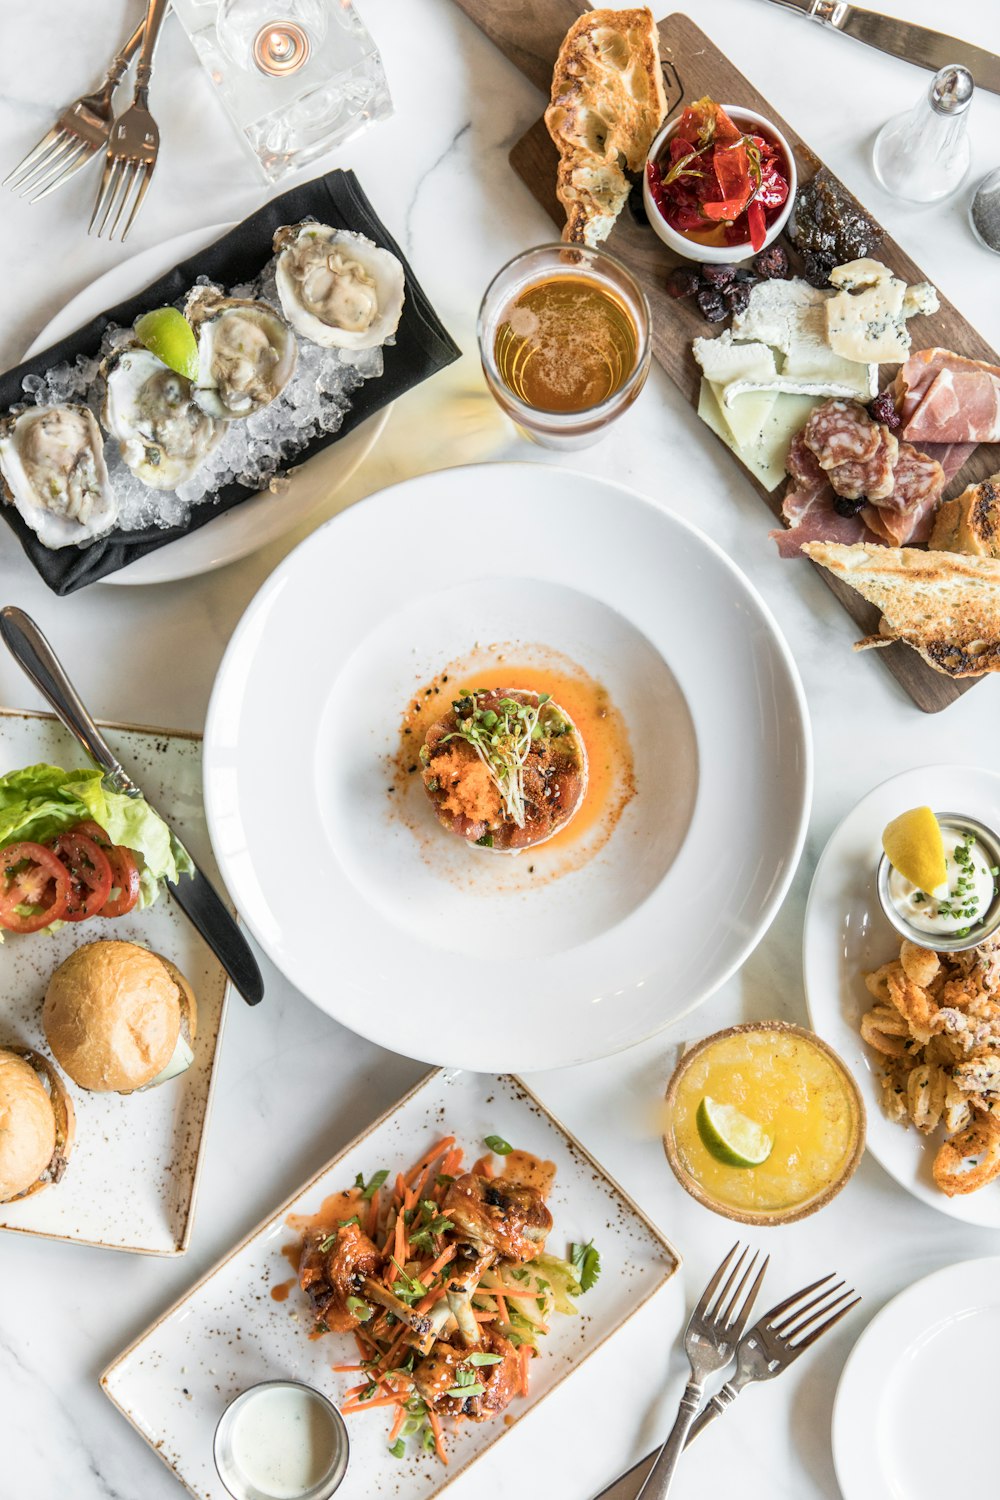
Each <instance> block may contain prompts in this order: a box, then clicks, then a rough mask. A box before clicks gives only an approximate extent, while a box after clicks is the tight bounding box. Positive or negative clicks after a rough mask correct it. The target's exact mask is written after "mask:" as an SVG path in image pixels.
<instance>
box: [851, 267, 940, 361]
mask: <svg viewBox="0 0 1000 1500" xmlns="http://www.w3.org/2000/svg"><path fill="white" fill-rule="evenodd" d="M830 281H831V283H832V285H833V286H834V287H835V288H836V291H835V294H834V295H833V296H832V297H831V298H830V299H829V301H828V302H827V304H826V309H825V311H826V331H827V338H828V340H829V344H830V348H831V349H833V350H834V352H835V353H837V354H839V355H841V356H842V357H843V358H844V359H849V360H851V359H853V360H857V361H859V362H864V363H867V364H902V363H903V362H904V361H905V360H906V358H907V356H908V355H909V352H910V335H909V331H908V330H907V327H906V319H907V318H908V317H911V316H912V315H913V314H914V313H917V312H934V311H936V309H937V305H938V299H937V293H936V292H935V291H934V288H933V287H932V286H929V285H928V283H927V282H921V283H919V284H918V285H917V286H914V287H907V285H906V282H905V281H901V280H900V278H899V277H898V276H894V275H893V274H892V272H891V271H890V270H889V268H888V267H887V266H884V265H883V264H882V262H881V261H878V260H867V259H866V260H852V261H849V262H848V263H847V264H846V265H843V266H835V267H834V269H833V270H832V271H831V272H830Z"/></svg>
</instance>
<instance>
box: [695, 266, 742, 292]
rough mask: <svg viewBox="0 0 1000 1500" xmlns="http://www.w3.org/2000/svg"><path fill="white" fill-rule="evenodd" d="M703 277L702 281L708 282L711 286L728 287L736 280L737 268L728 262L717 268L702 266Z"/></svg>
mask: <svg viewBox="0 0 1000 1500" xmlns="http://www.w3.org/2000/svg"><path fill="white" fill-rule="evenodd" d="M701 275H702V280H703V281H707V282H708V284H709V286H718V287H727V286H728V285H729V284H730V282H731V281H734V280H735V279H736V267H735V266H734V265H733V264H732V263H731V262H730V261H728V260H726V261H722V262H721V264H720V265H717V266H716V265H710V266H702V268H701Z"/></svg>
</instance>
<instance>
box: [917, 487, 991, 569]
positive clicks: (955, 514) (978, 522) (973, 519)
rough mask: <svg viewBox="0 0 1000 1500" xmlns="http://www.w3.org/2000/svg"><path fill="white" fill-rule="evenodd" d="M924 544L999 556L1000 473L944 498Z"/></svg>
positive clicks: (981, 554) (940, 548)
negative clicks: (957, 494) (952, 496)
mask: <svg viewBox="0 0 1000 1500" xmlns="http://www.w3.org/2000/svg"><path fill="white" fill-rule="evenodd" d="M927 545H928V546H929V547H930V548H932V549H933V550H934V551H941V552H969V553H972V554H974V555H975V556H976V557H1000V474H993V475H991V477H990V478H989V479H984V480H983V482H982V484H970V485H969V487H968V489H967V490H964V491H963V492H962V494H961V495H959V496H958V498H957V499H956V500H946V501H945V502H944V504H943V505H942V506H941V508H940V510H939V511H938V513H937V516H936V517H935V519H934V530H933V531H932V532H931V539H930V541H929V542H928V543H927Z"/></svg>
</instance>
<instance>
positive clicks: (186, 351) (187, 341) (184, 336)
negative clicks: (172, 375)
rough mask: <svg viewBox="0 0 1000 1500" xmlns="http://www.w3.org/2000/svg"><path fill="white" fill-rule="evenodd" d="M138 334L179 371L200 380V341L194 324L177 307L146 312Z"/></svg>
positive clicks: (145, 343) (159, 308) (172, 367)
mask: <svg viewBox="0 0 1000 1500" xmlns="http://www.w3.org/2000/svg"><path fill="white" fill-rule="evenodd" d="M135 336H136V338H137V339H138V340H139V342H140V344H144V345H145V347H146V348H147V349H148V350H149V352H150V353H151V354H155V355H156V357H157V359H162V361H163V363H164V364H165V365H169V366H170V368H171V370H176V371H177V373H178V375H186V376H187V378H188V380H197V378H198V342H197V340H196V339H195V336H194V329H193V328H192V327H191V324H190V323H189V322H188V320H187V318H185V316H184V314H183V313H180V312H178V311H177V309H176V307H157V308H154V310H153V311H152V312H148V313H143V315H142V317H141V318H139V319H138V320H137V322H136V325H135Z"/></svg>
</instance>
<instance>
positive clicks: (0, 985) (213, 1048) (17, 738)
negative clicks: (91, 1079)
mask: <svg viewBox="0 0 1000 1500" xmlns="http://www.w3.org/2000/svg"><path fill="white" fill-rule="evenodd" d="M106 734H107V738H108V742H109V743H110V745H111V748H112V749H113V750H114V752H115V754H116V755H117V756H118V757H119V759H120V760H121V762H122V764H123V765H124V767H125V769H126V770H127V771H128V772H129V774H130V775H131V776H132V777H133V779H134V780H135V781H136V782H137V783H138V784H139V786H141V787H142V789H143V791H144V792H145V793H146V795H147V797H148V798H149V800H150V802H151V803H152V804H153V806H154V807H156V808H157V809H158V810H159V811H161V812H162V813H163V815H164V816H165V817H166V818H167V819H168V820H169V822H170V825H171V827H172V828H173V829H174V831H175V832H176V834H177V836H178V837H179V838H180V839H181V841H182V842H183V843H184V844H185V845H186V846H187V848H188V849H189V850H190V851H191V854H192V855H193V857H194V858H195V860H197V862H198V864H199V865H200V866H201V868H202V869H203V870H204V871H205V873H206V875H207V876H208V877H209V879H210V880H212V881H213V882H214V883H216V884H220V883H221V882H220V880H219V874H218V870H217V868H216V865H215V861H214V859H213V858H212V852H211V847H210V845H209V841H208V830H207V828H206V826H205V814H204V810H203V807H202V797H201V740H200V738H197V737H195V736H193V735H184V734H168V733H166V732H165V731H162V730H152V729H124V728H114V727H108V728H107V729H106ZM42 761H45V762H47V763H49V764H50V765H56V766H62V767H63V768H64V769H65V770H67V771H69V770H75V769H77V768H79V767H83V766H85V765H86V764H87V759H86V756H85V755H84V753H83V751H82V750H81V749H80V747H79V746H78V745H77V743H76V741H75V740H74V739H73V738H72V736H71V735H70V734H68V733H67V731H66V730H65V729H64V728H63V727H62V725H61V724H60V723H58V722H57V720H55V719H53V718H51V717H50V716H49V715H47V714H28V713H15V712H13V711H12V710H9V709H0V774H5V773H6V772H8V771H14V770H19V769H20V768H21V767H22V766H31V765H37V764H38V763H39V762H42ZM101 938H121V939H124V940H126V941H128V942H135V943H143V944H144V945H145V946H146V947H148V948H152V949H153V950H154V952H156V953H162V954H163V955H164V957H165V958H169V959H171V960H172V962H174V963H175V964H176V965H177V967H178V968H179V969H180V970H181V973H182V974H184V975H186V976H187V978H188V980H189V981H190V983H191V985H192V987H193V989H194V992H195V995H196V996H197V999H198V1036H197V1041H196V1043H195V1060H194V1063H193V1065H192V1066H191V1067H190V1068H189V1069H188V1071H187V1072H186V1073H184V1074H183V1075H182V1076H181V1077H180V1078H177V1079H175V1080H173V1081H172V1082H170V1083H165V1084H163V1085H162V1086H161V1087H160V1088H156V1089H150V1091H149V1092H148V1093H145V1094H132V1095H130V1096H128V1097H126V1096H123V1095H120V1094H89V1093H87V1091H86V1090H85V1089H81V1088H78V1087H77V1086H76V1084H74V1083H72V1082H71V1081H70V1080H69V1079H65V1082H66V1084H67V1087H68V1089H69V1092H70V1094H71V1095H72V1098H73V1105H74V1108H75V1110H76V1143H75V1145H74V1147H73V1151H72V1154H71V1156H70V1159H69V1165H68V1167H67V1168H66V1175H65V1176H64V1177H63V1179H62V1181H61V1182H60V1183H57V1184H56V1185H55V1186H53V1187H48V1188H46V1189H45V1190H44V1192H39V1193H34V1194H32V1196H31V1197H30V1198H25V1199H23V1200H22V1201H21V1202H20V1203H6V1204H3V1205H0V1229H13V1230H17V1231H19V1232H20V1233H22V1234H40V1235H45V1236H46V1237H47V1238H49V1239H57V1240H79V1241H80V1242H81V1243H83V1244H88V1245H100V1246H103V1247H105V1248H107V1249H113V1250H135V1251H139V1252H144V1253H145V1254H147V1255H180V1254H181V1253H182V1252H183V1251H184V1250H185V1249H186V1248H187V1243H188V1239H189V1238H190V1234H191V1226H192V1221H193V1214H194V1200H195V1190H196V1187H197V1180H198V1168H199V1164H200V1161H201V1151H202V1142H203V1138H204V1130H205V1123H206V1120H207V1118H208V1110H209V1103H210V1099H211V1092H212V1078H213V1074H214V1070H215V1060H216V1053H217V1050H218V1045H219V1038H220V1036H221V1032H222V1020H223V1014H224V1012H225V1006H226V994H227V980H226V975H225V973H224V971H223V969H222V968H221V966H220V964H219V962H218V960H217V959H216V957H215V955H214V954H213V953H212V951H211V950H210V949H209V948H208V946H207V945H206V944H205V943H204V942H203V940H202V939H201V937H199V935H198V933H197V932H196V931H195V930H194V928H193V927H192V926H191V923H190V922H189V921H188V919H187V918H186V917H185V915H184V913H183V912H182V911H181V909H180V907H179V906H177V905H176V904H175V903H174V902H173V901H171V900H170V899H169V898H168V896H167V895H166V894H165V893H164V894H162V895H161V896H160V898H159V900H158V901H157V902H156V904H155V906H151V907H147V908H146V910H145V911H138V910H136V911H133V912H130V913H129V914H128V915H127V916H124V917H118V918H116V919H114V920H111V919H109V918H101V917H95V918H92V919H91V920H90V921H89V922H81V923H79V924H76V923H72V924H67V925H66V926H65V927H63V928H62V929H61V930H60V931H58V932H56V933H52V934H49V933H45V932H39V933H31V934H26V935H23V936H18V934H16V933H6V934H5V935H4V942H3V943H2V944H0V994H2V995H3V1004H2V1009H0V1045H3V1044H8V1045H10V1044H20V1045H21V1046H28V1047H34V1048H35V1049H36V1051H39V1052H43V1053H45V1054H46V1055H49V1053H48V1047H47V1045H46V1042H45V1035H44V1033H43V1031H42V1025H41V1009H42V1001H43V999H44V998H45V990H46V988H47V986H48V982H49V976H50V975H51V974H52V971H53V969H55V968H56V967H57V966H58V965H59V964H60V963H62V961H63V959H64V958H66V957H67V956H68V955H69V954H70V953H71V952H72V951H73V950H74V949H75V948H78V947H81V946H82V945H83V944H84V943H92V942H95V941H97V940H98V939H101ZM64 1077H65V1075H64Z"/></svg>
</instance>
